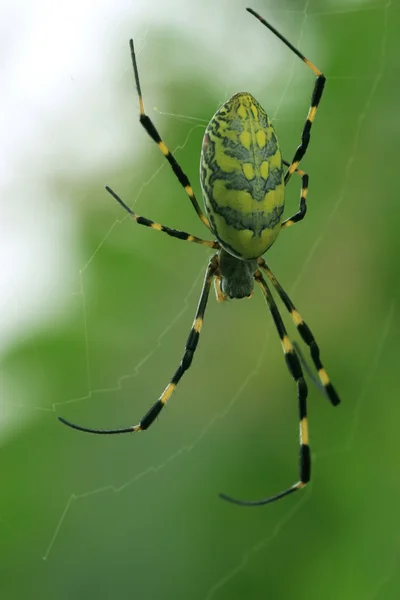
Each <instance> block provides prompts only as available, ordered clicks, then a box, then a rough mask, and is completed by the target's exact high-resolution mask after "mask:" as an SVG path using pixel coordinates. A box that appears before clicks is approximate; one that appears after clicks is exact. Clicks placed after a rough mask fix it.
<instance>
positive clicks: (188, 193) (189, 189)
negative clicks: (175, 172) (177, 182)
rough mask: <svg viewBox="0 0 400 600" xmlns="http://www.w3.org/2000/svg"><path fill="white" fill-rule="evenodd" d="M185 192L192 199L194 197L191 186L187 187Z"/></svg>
mask: <svg viewBox="0 0 400 600" xmlns="http://www.w3.org/2000/svg"><path fill="white" fill-rule="evenodd" d="M185 192H186V193H187V195H188V196H190V197H192V196H194V194H193V189H192V187H191V186H190V185H185Z"/></svg>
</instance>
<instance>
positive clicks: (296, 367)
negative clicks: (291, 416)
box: [220, 270, 311, 506]
mask: <svg viewBox="0 0 400 600" xmlns="http://www.w3.org/2000/svg"><path fill="white" fill-rule="evenodd" d="M254 279H255V280H256V281H257V283H258V284H259V285H260V287H261V291H262V293H263V294H264V297H265V299H266V301H267V304H268V308H269V310H270V313H271V315H272V318H273V320H274V323H275V327H276V329H277V331H278V334H279V337H280V339H281V344H282V348H283V352H284V354H285V358H286V364H287V367H288V369H289V372H290V374H291V376H292V377H293V379H294V380H295V382H296V385H297V399H298V406H299V420H300V455H299V463H300V464H299V472H300V481H298V482H297V483H295V484H294V485H292V486H291V487H290V488H288V489H286V490H284V491H283V492H280V493H279V494H276V495H275V496H269V497H268V498H263V499H261V500H237V499H236V498H232V497H231V496H227V495H225V494H220V496H221V498H223V500H228V502H233V503H234V504H239V505H241V506H261V505H263V504H270V503H271V502H275V500H279V499H280V498H284V497H285V496H288V495H289V494H293V493H294V492H297V490H300V489H301V488H303V487H304V486H305V485H307V483H308V482H309V481H310V476H311V453H310V446H309V444H308V419H307V393H308V390H307V384H306V382H305V380H304V377H303V371H302V369H301V364H300V361H299V359H298V357H297V354H296V352H295V350H294V348H293V345H292V343H291V341H290V339H289V337H288V335H287V333H286V329H285V326H284V324H283V321H282V317H281V315H280V314H279V311H278V307H277V305H276V303H275V300H274V299H273V297H272V294H271V292H270V290H269V288H268V285H267V283H266V281H265V280H264V278H263V276H262V275H261V273H260V271H258V270H257V271H256V273H255V275H254Z"/></svg>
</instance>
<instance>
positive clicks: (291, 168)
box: [289, 160, 299, 173]
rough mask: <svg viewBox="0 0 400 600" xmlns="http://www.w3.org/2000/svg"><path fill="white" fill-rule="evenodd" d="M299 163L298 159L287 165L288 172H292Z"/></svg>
mask: <svg viewBox="0 0 400 600" xmlns="http://www.w3.org/2000/svg"><path fill="white" fill-rule="evenodd" d="M298 165H299V161H298V160H297V161H296V162H294V163H293V164H292V165H291V166H290V167H289V173H294V172H295V170H296V169H297V167H298Z"/></svg>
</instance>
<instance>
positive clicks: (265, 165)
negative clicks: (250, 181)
mask: <svg viewBox="0 0 400 600" xmlns="http://www.w3.org/2000/svg"><path fill="white" fill-rule="evenodd" d="M268 173H269V163H268V162H267V161H266V160H264V162H262V163H261V166H260V174H261V177H262V178H263V179H268Z"/></svg>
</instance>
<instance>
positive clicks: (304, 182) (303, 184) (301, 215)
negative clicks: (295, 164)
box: [281, 160, 309, 229]
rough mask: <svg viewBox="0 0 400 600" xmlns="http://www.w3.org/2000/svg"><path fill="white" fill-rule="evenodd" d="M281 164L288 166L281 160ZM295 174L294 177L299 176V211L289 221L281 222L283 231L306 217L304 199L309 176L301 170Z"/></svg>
mask: <svg viewBox="0 0 400 600" xmlns="http://www.w3.org/2000/svg"><path fill="white" fill-rule="evenodd" d="M282 162H283V164H284V165H286V166H289V164H290V163H288V162H287V161H286V160H283V161H282ZM295 173H296V175H299V176H300V177H301V192H300V202H299V210H298V211H297V213H295V214H294V215H293V216H292V217H289V219H286V220H285V221H283V223H282V225H281V229H284V228H285V227H290V225H294V223H298V222H299V221H302V220H303V219H304V217H305V216H306V212H307V203H306V199H307V192H308V181H309V176H308V175H307V173H305V172H304V171H302V170H301V169H296V170H295Z"/></svg>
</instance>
